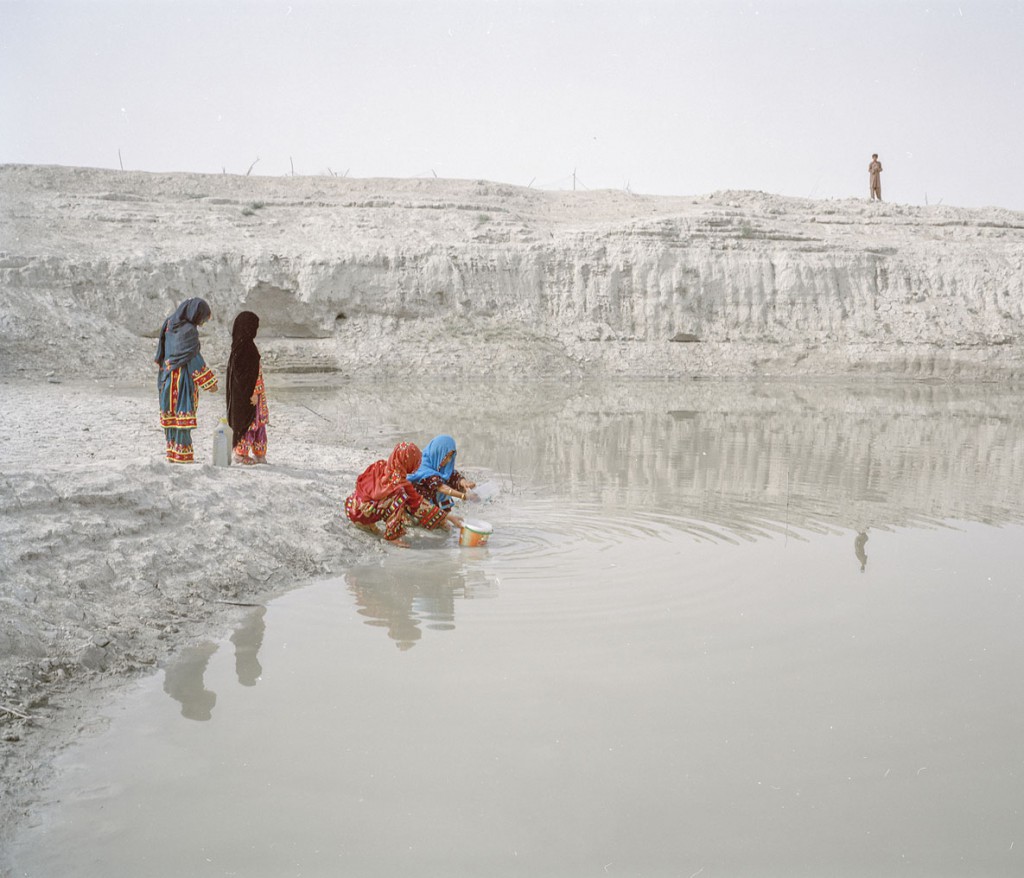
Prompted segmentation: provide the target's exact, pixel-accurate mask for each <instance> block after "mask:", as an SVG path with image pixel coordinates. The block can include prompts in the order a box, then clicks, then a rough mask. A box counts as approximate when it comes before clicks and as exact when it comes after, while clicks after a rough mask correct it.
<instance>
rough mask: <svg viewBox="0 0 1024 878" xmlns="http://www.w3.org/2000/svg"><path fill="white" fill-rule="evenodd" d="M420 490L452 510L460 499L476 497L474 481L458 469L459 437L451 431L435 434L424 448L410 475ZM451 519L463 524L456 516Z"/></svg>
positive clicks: (427, 496)
mask: <svg viewBox="0 0 1024 878" xmlns="http://www.w3.org/2000/svg"><path fill="white" fill-rule="evenodd" d="M409 481H410V482H412V483H413V485H414V486H415V487H416V490H417V491H419V492H420V494H421V495H422V496H423V497H424V498H425V499H427V500H429V501H430V502H431V503H433V504H434V505H435V506H437V507H438V508H440V509H442V510H443V511H444V512H449V513H450V511H451V509H452V507H453V506H454V505H455V501H456V500H470V499H473V498H474V497H475V495H474V494H473V492H472V490H471V489H472V488H475V487H476V482H471V481H469V479H467V478H466V477H465V476H464V475H462V473H460V472H459V471H458V470H457V469H455V440H454V439H452V437H451V436H448V435H447V434H442V435H440V436H435V437H434V438H433V439H431V440H430V441H429V442H428V443H427V445H426V447H425V448H424V449H423V459H422V460H421V461H420V467H419V469H418V470H416V472H414V473H413V474H412V475H410V476H409ZM448 520H449V521H451V522H452V523H453V524H455V525H456V526H460V525H461V524H462V522H461V521H459V519H457V518H455V517H454V516H452V515H450V514H449V516H448Z"/></svg>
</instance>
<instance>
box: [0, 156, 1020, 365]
mask: <svg viewBox="0 0 1024 878" xmlns="http://www.w3.org/2000/svg"><path fill="white" fill-rule="evenodd" d="M0 200H2V205H0V344H2V350H0V374H8V375H11V374H17V373H18V371H19V370H20V371H21V372H22V373H28V374H33V373H36V372H39V371H41V370H45V371H46V372H49V371H54V372H75V371H82V370H94V369H96V368H102V367H103V364H104V363H106V364H108V366H109V367H111V368H116V369H118V370H127V371H128V372H133V371H141V370H142V369H146V368H150V367H149V362H148V361H149V358H150V357H151V348H152V341H151V339H152V338H153V337H154V335H155V333H156V330H157V329H158V327H159V325H160V323H161V321H162V319H163V317H164V316H165V315H166V314H167V313H168V312H169V311H170V310H171V309H172V308H173V307H174V305H175V304H176V303H177V302H178V301H179V300H180V299H182V298H185V297H188V296H202V297H203V298H206V299H207V300H208V301H209V302H210V303H211V305H212V307H213V310H214V315H215V318H214V321H213V322H212V323H211V325H210V326H209V327H208V328H207V329H206V330H204V350H205V351H206V352H207V355H208V358H209V359H211V361H212V362H214V363H217V362H223V359H224V357H225V354H226V349H227V344H228V339H229V335H230V333H229V327H230V322H231V320H232V319H233V317H234V315H235V314H236V313H237V312H238V311H240V310H242V309H249V310H253V311H256V312H257V313H258V314H259V315H260V318H261V321H262V322H261V333H260V340H261V343H262V347H263V349H264V354H265V356H266V358H267V363H268V366H269V367H270V368H272V369H273V368H276V369H279V370H295V371H307V370H308V371H317V370H325V371H340V372H342V373H345V374H352V375H360V374H369V373H374V374H382V373H384V374H394V375H404V374H407V373H409V372H410V371H412V370H429V369H450V370H454V371H457V372H462V373H467V374H482V375H491V376H505V375H531V376H532V375H536V376H540V377H544V376H555V377H562V376H564V375H570V376H572V375H581V374H588V375H601V374H622V375H632V376H649V375H658V376H665V375H678V376H695V377H696V376H722V375H732V376H750V375H800V374H802V375H834V374H840V373H850V372H861V373H864V372H867V373H872V374H890V375H912V376H915V377H932V376H934V377H958V376H959V377H965V378H1008V377H1009V378H1014V377H1019V376H1024V339H1022V336H1021V331H1020V327H1021V323H1022V318H1024V214H1020V213H1014V212H1010V211H1006V210H1002V209H995V208H992V209H981V210H968V209H961V208H952V207H945V206H934V207H924V208H920V207H904V206H900V205H890V204H870V203H868V202H866V201H855V200H846V201H811V200H803V199H792V198H782V197H778V196H772V195H766V194H763V193H752V192H725V193H716V194H713V195H708V196H700V197H678V198H665V197H647V196H638V195H633V194H630V193H627V192H613V191H601V192H541V191H536V190H532V189H523V188H515V187H509V186H503V185H498V184H494V183H488V182H484V181H453V180H433V179H432V180H350V179H345V178H338V177H289V178H266V177H260V178H257V177H236V176H226V175H225V176H216V175H186V174H143V173H134V172H114V171H100V170H90V169H75V168H54V167H36V166H4V167H0Z"/></svg>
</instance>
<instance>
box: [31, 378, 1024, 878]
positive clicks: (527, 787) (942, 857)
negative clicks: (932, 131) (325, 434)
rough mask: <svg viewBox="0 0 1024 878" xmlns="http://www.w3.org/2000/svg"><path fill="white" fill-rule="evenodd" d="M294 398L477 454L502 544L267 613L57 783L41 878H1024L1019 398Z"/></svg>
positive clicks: (136, 711)
mask: <svg viewBox="0 0 1024 878" xmlns="http://www.w3.org/2000/svg"><path fill="white" fill-rule="evenodd" d="M291 392H292V393H293V394H296V395H297V396H296V398H300V399H302V400H304V401H305V402H304V404H308V405H309V407H310V408H311V409H313V410H315V411H316V412H317V413H318V414H320V415H321V416H322V417H323V418H325V419H328V420H330V419H337V422H338V424H339V430H340V431H342V432H344V430H349V431H352V432H353V433H358V432H360V431H365V430H366V428H367V427H368V426H369V425H368V424H355V423H353V421H352V418H353V417H355V416H354V415H353V414H352V413H353V412H364V413H366V412H369V413H371V414H364V415H363V416H362V417H366V418H367V419H369V418H371V417H372V418H376V419H377V421H378V422H379V423H380V424H382V425H383V426H382V427H381V428H380V429H381V430H383V431H385V432H388V431H391V432H393V433H394V435H395V436H396V437H397V436H399V435H401V436H403V437H405V438H412V439H414V440H416V441H421V442H425V441H426V439H429V438H430V436H431V435H433V434H434V433H436V432H442V431H443V432H451V433H453V434H454V435H455V436H456V437H457V439H458V441H459V448H460V452H459V466H460V469H463V470H465V471H466V472H467V473H469V474H471V475H474V476H476V477H477V478H478V479H480V480H481V481H487V482H489V483H491V484H493V485H494V486H496V487H497V488H498V493H497V494H496V496H494V497H493V498H492V499H490V500H489V501H488V502H487V503H485V504H483V505H482V506H480V507H479V508H476V509H474V510H473V513H472V514H473V515H474V516H475V517H478V518H484V519H486V520H488V521H489V522H491V524H492V525H493V526H494V535H493V536H492V537H491V540H490V542H489V544H488V545H487V546H486V547H484V548H477V549H464V548H460V547H459V546H458V545H457V544H456V542H455V540H454V539H452V538H449V537H444V536H438V535H435V534H423V533H417V534H415V535H414V536H413V538H412V546H411V548H410V549H408V550H404V551H403V550H398V549H390V550H388V551H387V552H386V553H385V554H384V555H382V557H381V559H380V561H379V562H378V563H375V564H372V565H368V566H361V567H357V568H352V569H348V570H345V571H342V572H340V573H339V575H337V577H336V578H334V579H331V580H327V581H320V582H314V583H308V584H298V587H296V588H295V589H294V590H293V591H290V592H289V593H287V594H285V595H283V596H282V597H280V598H278V599H276V600H274V601H272V602H270V603H269V604H268V605H267V606H266V607H258V608H239V610H238V618H237V621H236V625H235V630H234V633H233V634H232V635H231V636H230V637H226V638H224V639H223V640H221V641H218V642H215V641H210V642H208V643H203V644H198V645H193V646H191V647H189V648H188V649H186V650H185V651H183V652H182V653H181V654H180V655H179V656H178V657H177V658H176V659H175V661H173V662H172V663H170V664H169V665H168V666H167V667H166V668H163V669H162V670H161V671H160V672H159V673H158V674H156V675H155V676H153V677H152V678H150V679H148V680H144V681H142V682H141V683H139V684H138V685H136V686H134V688H133V689H132V690H131V691H130V692H129V693H128V694H127V695H126V696H125V697H124V698H123V699H121V700H119V701H118V702H117V703H116V704H115V705H113V706H111V707H110V709H109V710H108V711H107V713H106V716H105V717H104V719H103V722H102V723H98V724H97V728H96V729H95V730H94V731H92V732H91V733H88V734H85V735H83V737H82V740H81V741H80V742H79V743H78V744H76V745H75V746H73V747H72V748H70V749H69V750H68V751H66V752H65V753H64V754H63V755H62V756H61V757H60V759H59V769H60V772H59V780H58V782H57V784H56V785H55V787H54V789H52V790H50V791H47V793H46V799H47V801H48V803H49V804H46V805H45V806H44V807H42V808H41V809H40V810H39V811H38V813H37V814H36V815H35V817H34V819H33V822H32V825H31V826H29V827H27V828H26V829H25V830H24V831H23V832H22V833H21V835H20V836H19V837H18V838H17V839H16V840H15V845H14V849H13V854H12V859H13V862H14V864H15V867H16V868H15V872H14V874H18V875H31V876H53V875H76V876H81V878H87V876H107V878H109V876H151V878H156V876H175V878H177V876H181V875H190V876H246V878H255V876H267V878H271V876H272V878H283V876H337V875H352V876H387V878H393V876H396V875H404V876H419V875H422V876H437V875H444V876H481V875H486V876H504V875H523V876H531V878H534V876H558V878H570V876H588V875H593V876H627V875H628V876H663V875H664V876H669V875H671V876H684V878H693V876H703V878H713V876H775V875H778V876H787V878H792V876H821V875H832V876H845V875H850V876H863V875H872V876H888V875H900V876H907V875H913V876H930V878H934V876H942V875H950V876H953V875H957V876H959V875H986V876H1002V875H1006V876H1010V875H1019V874H1022V873H1024V699H1022V698H1021V697H1020V692H1021V677H1022V671H1024V637H1022V634H1021V632H1022V631H1024V575H1022V569H1024V416H1022V415H1021V409H1020V406H1019V404H1018V402H1017V401H1018V400H1019V398H1020V397H1019V394H1015V393H1013V392H1011V391H1010V390H1008V389H1006V388H992V387H983V388H952V387H948V386H928V385H920V384H907V385H898V386H890V387H876V386H867V387H864V386H845V385H844V386H836V385H829V386H826V385H805V386H788V385H783V384H775V385H766V386H748V385H736V384H726V385H723V384H700V383H692V384H689V385H686V384H684V385H660V384H642V385H635V384H634V385H621V386H612V387H605V388H602V389H599V390H595V389H587V388H575V389H571V388H564V387H533V388H515V389H512V388H505V389H492V391H491V392H489V393H487V394H485V395H480V394H477V397H476V398H475V399H473V398H472V397H467V399H471V400H472V401H470V402H466V403H465V404H463V405H461V406H460V408H459V414H458V416H456V417H452V416H451V415H450V411H451V401H450V400H448V401H445V400H438V401H431V400H434V395H433V394H429V393H425V394H422V395H419V396H417V395H415V394H409V395H403V394H405V393H406V392H405V391H398V390H395V389H389V388H381V389H378V390H375V391H372V392H371V391H368V390H366V389H359V388H353V387H349V386H345V387H334V388H326V387H313V386H309V387H305V388H303V387H299V388H295V389H294V390H292V391H291ZM374 394H376V395H374ZM368 395H369V396H368ZM410 412H413V413H414V414H411V415H410V414H409V413H410ZM400 425H403V426H404V429H400Z"/></svg>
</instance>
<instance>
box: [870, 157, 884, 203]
mask: <svg viewBox="0 0 1024 878" xmlns="http://www.w3.org/2000/svg"><path fill="white" fill-rule="evenodd" d="M868 182H869V183H870V184H871V200H872V201H881V200H882V163H881V162H880V161H879V160H878V153H877V152H875V153H872V154H871V164H870V165H868Z"/></svg>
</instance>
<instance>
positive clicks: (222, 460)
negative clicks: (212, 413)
mask: <svg viewBox="0 0 1024 878" xmlns="http://www.w3.org/2000/svg"><path fill="white" fill-rule="evenodd" d="M213 465H214V466H231V437H230V435H229V433H228V419H227V418H221V419H220V423H219V424H218V425H217V429H216V430H214V431H213Z"/></svg>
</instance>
